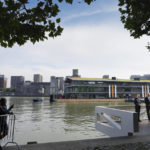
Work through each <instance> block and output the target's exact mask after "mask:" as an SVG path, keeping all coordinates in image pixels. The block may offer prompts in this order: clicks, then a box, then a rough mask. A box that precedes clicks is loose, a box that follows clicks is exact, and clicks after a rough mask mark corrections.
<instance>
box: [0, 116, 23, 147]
mask: <svg viewBox="0 0 150 150" xmlns="http://www.w3.org/2000/svg"><path fill="white" fill-rule="evenodd" d="M15 120H16V118H15V115H13V114H11V115H0V145H1V146H3V147H6V146H7V145H8V144H15V145H16V146H17V148H18V149H20V148H19V146H18V144H17V143H16V142H14V129H15Z"/></svg>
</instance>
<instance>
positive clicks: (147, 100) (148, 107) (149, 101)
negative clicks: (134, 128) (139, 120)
mask: <svg viewBox="0 0 150 150" xmlns="http://www.w3.org/2000/svg"><path fill="white" fill-rule="evenodd" d="M144 102H145V106H146V112H147V117H148V120H149V121H150V114H149V110H150V93H148V94H147V96H146V97H145V99H144Z"/></svg>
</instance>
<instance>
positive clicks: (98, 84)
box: [64, 74, 150, 99]
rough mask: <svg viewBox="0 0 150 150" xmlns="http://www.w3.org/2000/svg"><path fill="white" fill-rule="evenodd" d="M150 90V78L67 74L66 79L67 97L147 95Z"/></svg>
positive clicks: (90, 97) (65, 91)
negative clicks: (96, 76)
mask: <svg viewBox="0 0 150 150" xmlns="http://www.w3.org/2000/svg"><path fill="white" fill-rule="evenodd" d="M104 77H107V78H104ZM149 92H150V80H140V79H139V78H138V79H137V78H135V79H132V80H131V79H117V78H116V77H112V78H109V76H108V75H107V76H103V78H82V77H80V76H78V75H77V74H76V76H74V75H72V76H67V77H66V79H65V90H64V94H65V97H66V98H68V99H70V98H77V99H80V98H81V99H82V98H83V99H84V98H85V99H92V98H97V99H98V98H127V97H135V96H136V94H140V96H141V97H145V96H146V95H147V93H149Z"/></svg>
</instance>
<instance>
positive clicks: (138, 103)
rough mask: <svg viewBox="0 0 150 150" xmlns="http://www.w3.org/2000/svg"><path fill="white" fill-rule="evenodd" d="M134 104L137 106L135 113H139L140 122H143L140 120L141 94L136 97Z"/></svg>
mask: <svg viewBox="0 0 150 150" xmlns="http://www.w3.org/2000/svg"><path fill="white" fill-rule="evenodd" d="M134 104H135V112H137V114H138V122H141V120H140V109H141V105H140V95H139V94H137V95H136V98H135V99H134Z"/></svg>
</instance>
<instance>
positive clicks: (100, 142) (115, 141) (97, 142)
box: [6, 135, 150, 150]
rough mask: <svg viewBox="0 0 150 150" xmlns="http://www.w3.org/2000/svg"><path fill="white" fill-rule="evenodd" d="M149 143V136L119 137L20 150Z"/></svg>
mask: <svg viewBox="0 0 150 150" xmlns="http://www.w3.org/2000/svg"><path fill="white" fill-rule="evenodd" d="M139 142H140V143H142V142H148V143H149V142H150V135H144V136H139V135H138V136H131V137H119V138H103V139H92V140H79V141H68V142H55V143H45V144H31V145H23V146H20V149H21V150H90V149H93V150H94V149H95V148H96V147H102V146H107V147H111V146H113V145H120V144H129V143H131V144H133V143H139ZM6 150H17V148H16V147H7V148H6Z"/></svg>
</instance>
